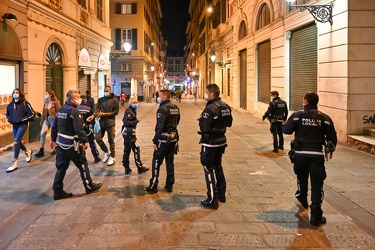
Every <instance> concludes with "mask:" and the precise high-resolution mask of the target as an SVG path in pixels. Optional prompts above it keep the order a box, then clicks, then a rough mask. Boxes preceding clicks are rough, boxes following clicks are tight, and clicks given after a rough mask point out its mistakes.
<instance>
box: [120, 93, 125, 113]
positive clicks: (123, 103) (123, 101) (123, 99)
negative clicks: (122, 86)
mask: <svg viewBox="0 0 375 250" xmlns="http://www.w3.org/2000/svg"><path fill="white" fill-rule="evenodd" d="M125 100H126V95H125V91H124V90H121V94H120V102H121V108H122V109H124V108H125Z"/></svg>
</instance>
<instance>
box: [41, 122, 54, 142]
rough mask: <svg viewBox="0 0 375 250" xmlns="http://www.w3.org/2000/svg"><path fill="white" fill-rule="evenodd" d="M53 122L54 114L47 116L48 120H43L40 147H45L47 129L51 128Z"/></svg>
mask: <svg viewBox="0 0 375 250" xmlns="http://www.w3.org/2000/svg"><path fill="white" fill-rule="evenodd" d="M52 123H53V118H52V116H48V117H47V120H44V121H43V125H42V131H41V133H40V147H41V148H44V144H45V143H46V135H47V131H48V129H50V128H51V126H52Z"/></svg>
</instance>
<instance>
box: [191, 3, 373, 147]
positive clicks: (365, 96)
mask: <svg viewBox="0 0 375 250" xmlns="http://www.w3.org/2000/svg"><path fill="white" fill-rule="evenodd" d="M296 4H298V5H303V4H307V5H309V4H314V5H329V6H331V7H332V21H333V23H332V24H331V23H330V22H324V23H322V22H319V21H317V20H316V19H314V17H313V15H312V14H310V13H309V11H307V10H305V11H300V10H299V8H297V7H291V6H290V5H289V3H288V2H287V1H285V0H215V1H211V0H206V1H201V0H192V1H191V2H190V9H189V12H190V16H191V21H190V24H189V25H190V26H191V27H192V28H190V29H187V31H188V33H187V38H188V39H187V40H188V44H187V46H186V48H187V49H186V53H187V55H186V58H187V59H188V60H190V61H191V60H192V58H195V59H194V61H195V65H196V72H198V74H199V84H200V85H201V89H202V87H203V89H204V86H205V85H206V84H208V83H213V82H215V83H217V84H218V85H219V86H220V88H221V91H222V93H221V96H222V98H223V99H224V100H225V101H226V102H228V103H229V104H231V105H232V106H233V107H235V108H238V109H241V110H243V111H245V112H248V113H250V114H257V115H261V114H263V113H264V112H265V110H266V109H267V107H268V103H269V101H270V91H272V90H277V91H278V92H279V93H280V96H281V98H283V99H285V100H286V101H287V103H288V105H289V109H290V110H292V111H295V110H299V109H302V108H303V106H302V98H303V95H304V94H305V93H306V92H308V91H314V92H317V93H318V95H319V96H320V101H319V109H320V110H321V111H323V112H325V113H327V114H329V115H330V116H331V117H332V119H333V121H334V122H335V127H336V130H337V133H338V139H339V142H340V143H343V144H346V141H347V136H348V135H350V134H362V132H363V129H364V128H366V127H371V126H372V127H375V121H374V119H373V118H374V114H375V103H374V102H373V101H371V99H372V96H373V95H374V93H375V85H374V84H373V82H374V80H375V53H374V52H375V40H374V39H373V37H375V26H374V23H375V15H373V13H374V11H375V1H370V0H364V1H356V0H340V1H335V2H333V3H332V5H331V1H324V0H320V1H319V0H317V1H308V0H297V1H296ZM209 7H212V12H208V11H207V10H208V8H209ZM196 10H201V11H196ZM323 14H326V13H323ZM212 56H214V57H212ZM211 59H212V60H211ZM190 64H191V63H190Z"/></svg>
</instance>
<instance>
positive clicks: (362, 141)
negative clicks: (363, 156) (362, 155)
mask: <svg viewBox="0 0 375 250" xmlns="http://www.w3.org/2000/svg"><path fill="white" fill-rule="evenodd" d="M347 144H348V146H349V147H351V148H355V149H358V150H361V151H365V152H367V153H370V154H374V155H375V136H371V135H348V136H347Z"/></svg>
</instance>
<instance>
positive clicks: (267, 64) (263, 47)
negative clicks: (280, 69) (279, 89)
mask: <svg viewBox="0 0 375 250" xmlns="http://www.w3.org/2000/svg"><path fill="white" fill-rule="evenodd" d="M270 92H271V42H270V41H267V42H264V43H261V44H259V47H258V101H259V102H265V103H269V101H270Z"/></svg>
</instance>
